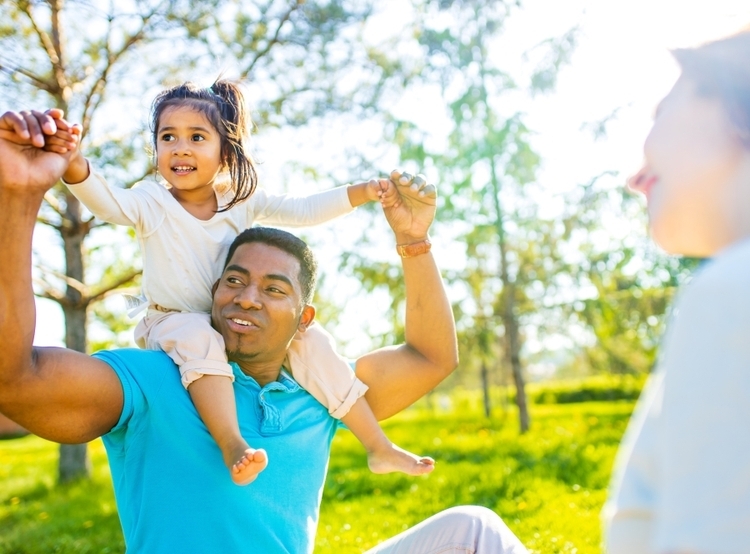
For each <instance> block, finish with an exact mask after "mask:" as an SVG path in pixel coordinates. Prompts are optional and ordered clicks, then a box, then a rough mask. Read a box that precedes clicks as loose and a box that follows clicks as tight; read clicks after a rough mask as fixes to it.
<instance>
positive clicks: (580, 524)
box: [0, 401, 633, 554]
mask: <svg viewBox="0 0 750 554" xmlns="http://www.w3.org/2000/svg"><path fill="white" fill-rule="evenodd" d="M474 404H475V403H473V402H461V403H459V404H458V405H454V406H453V407H452V408H451V409H450V410H445V411H439V410H429V409H426V408H420V409H413V410H410V411H407V412H406V413H404V414H402V415H400V416H398V417H396V418H393V419H392V420H390V421H388V422H386V424H385V428H386V431H387V433H388V435H389V436H390V437H391V438H392V439H393V440H394V441H396V442H397V443H399V444H401V445H403V446H404V447H406V448H409V449H411V450H413V451H415V452H419V453H422V454H428V455H431V456H433V457H434V458H435V459H436V460H438V464H437V467H436V469H435V471H434V472H433V473H432V474H431V475H429V476H424V477H419V478H411V477H405V476H400V475H385V476H376V475H372V474H370V473H369V472H368V471H367V468H366V465H365V456H364V453H363V451H362V449H361V447H360V446H359V444H358V443H357V442H356V441H355V440H354V439H353V437H352V436H351V435H350V434H349V433H347V432H340V433H339V435H337V437H336V440H335V442H334V447H333V454H332V457H331V464H330V470H329V475H328V480H327V482H326V487H325V493H324V499H323V508H322V511H321V520H320V526H319V529H318V538H317V548H316V553H320V554H322V553H332V552H337V553H339V552H347V553H348V552H361V551H362V550H365V549H366V548H369V547H371V546H373V545H375V544H377V543H378V542H380V541H381V540H383V539H384V538H387V537H389V536H391V535H394V534H396V533H398V532H400V531H401V530H402V529H406V528H407V527H409V526H411V525H413V524H415V523H418V522H419V521H421V520H423V519H425V518H427V517H429V516H430V515H432V514H434V513H435V512H437V511H439V510H441V509H443V508H447V507H450V506H454V505H457V504H479V505H483V506H487V507H489V508H492V509H493V510H495V511H496V512H497V513H498V514H500V515H501V516H502V517H503V519H504V520H505V521H506V523H507V524H508V525H509V526H510V528H511V529H513V531H515V532H516V534H517V535H518V536H519V537H520V538H521V539H522V540H523V541H524V543H525V544H526V545H527V546H528V547H529V549H530V550H532V551H535V552H544V553H557V552H560V553H562V552H565V553H577V554H589V553H598V552H600V550H601V549H600V540H601V539H600V536H601V535H600V523H599V511H600V509H601V506H602V503H603V502H604V499H605V496H606V487H607V483H608V481H609V475H610V471H611V466H612V461H613V458H614V454H615V451H616V448H617V444H618V442H619V440H620V438H621V436H622V433H623V431H624V429H625V425H626V423H627V419H628V417H629V415H630V412H631V410H632V407H633V404H632V402H628V401H621V402H588V403H581V404H566V405H545V406H535V407H533V411H532V417H533V428H532V431H531V432H530V433H528V434H526V435H524V436H519V435H518V432H517V429H516V428H517V423H516V419H515V416H514V415H513V413H512V412H506V413H505V414H504V415H503V414H498V415H497V416H495V417H493V418H492V419H489V420H488V419H486V418H485V417H484V416H482V415H481V414H480V413H479V411H478V410H477V409H476V407H475V405H474ZM90 452H91V455H92V461H93V468H94V471H93V479H92V480H91V481H90V482H83V483H75V484H72V485H68V486H64V487H56V486H54V476H55V466H56V462H57V447H56V445H53V444H51V443H48V442H46V441H43V440H41V439H39V438H36V437H25V438H21V439H13V440H7V441H0V553H2V554H32V553H33V554H37V553H49V552H60V553H80V554H85V553H115V552H123V550H124V548H123V543H122V537H121V534H120V527H119V523H118V520H117V514H116V508H115V503H114V498H113V496H112V491H111V485H110V478H109V472H108V469H107V465H106V457H105V455H104V450H103V447H102V445H101V442H100V441H96V442H94V443H92V445H91V449H90Z"/></svg>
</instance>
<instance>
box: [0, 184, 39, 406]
mask: <svg viewBox="0 0 750 554" xmlns="http://www.w3.org/2000/svg"><path fill="white" fill-rule="evenodd" d="M42 198H43V196H42V195H41V193H39V192H36V193H34V192H29V193H25V194H22V193H19V192H18V191H7V190H3V189H0V255H1V256H2V260H3V268H2V271H0V352H2V353H3V355H2V356H0V383H2V384H0V402H1V401H2V400H4V398H3V396H4V394H3V393H4V392H6V391H7V390H8V389H7V387H4V386H3V384H7V383H8V382H10V381H13V380H16V379H18V378H20V377H21V376H22V375H23V372H24V370H25V369H26V368H28V366H29V365H30V364H31V353H32V344H33V340H34V328H35V325H36V309H35V305H34V292H33V289H32V286H31V239H32V235H33V231H34V225H35V223H36V217H37V213H38V211H39V207H40V205H41V202H42Z"/></svg>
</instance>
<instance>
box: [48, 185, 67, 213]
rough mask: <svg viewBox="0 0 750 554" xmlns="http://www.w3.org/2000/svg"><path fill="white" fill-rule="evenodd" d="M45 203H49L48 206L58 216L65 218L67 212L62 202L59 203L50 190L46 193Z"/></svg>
mask: <svg viewBox="0 0 750 554" xmlns="http://www.w3.org/2000/svg"><path fill="white" fill-rule="evenodd" d="M44 201H45V202H47V205H48V206H49V207H50V208H52V209H53V210H54V211H55V213H56V214H57V215H59V216H60V217H62V218H65V210H63V209H62V206H60V202H58V201H57V198H55V195H54V194H52V192H51V191H49V190H48V191H47V192H45V193H44Z"/></svg>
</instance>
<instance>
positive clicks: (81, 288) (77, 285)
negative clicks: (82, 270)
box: [37, 265, 88, 305]
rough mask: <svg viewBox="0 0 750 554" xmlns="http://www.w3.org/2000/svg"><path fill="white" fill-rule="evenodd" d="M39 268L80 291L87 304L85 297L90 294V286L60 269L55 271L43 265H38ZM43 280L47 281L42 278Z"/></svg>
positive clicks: (83, 300)
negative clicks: (61, 271)
mask: <svg viewBox="0 0 750 554" xmlns="http://www.w3.org/2000/svg"><path fill="white" fill-rule="evenodd" d="M37 269H39V270H40V271H42V272H43V273H47V274H49V275H52V276H53V277H56V278H58V279H60V280H61V281H62V282H64V283H65V284H66V285H67V286H68V287H70V288H72V289H74V290H76V291H78V292H79V293H80V295H81V298H82V301H81V302H83V303H84V305H85V299H86V297H87V296H88V294H87V293H88V287H87V286H86V285H84V284H83V283H81V282H80V281H79V280H78V279H74V278H73V277H70V276H68V275H65V274H64V273H60V272H59V271H55V270H54V269H51V268H49V267H46V266H43V265H37ZM42 282H45V283H46V281H44V280H42Z"/></svg>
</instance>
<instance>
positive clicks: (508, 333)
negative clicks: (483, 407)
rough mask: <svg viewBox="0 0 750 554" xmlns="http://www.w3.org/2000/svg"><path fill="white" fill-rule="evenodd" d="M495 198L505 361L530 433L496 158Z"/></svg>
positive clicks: (522, 421) (520, 419)
mask: <svg viewBox="0 0 750 554" xmlns="http://www.w3.org/2000/svg"><path fill="white" fill-rule="evenodd" d="M490 167H491V178H492V187H493V193H494V194H493V196H494V202H495V226H496V229H497V242H498V246H499V250H500V279H501V280H502V282H503V308H502V314H501V316H500V317H501V318H502V320H503V327H505V358H506V360H507V362H508V365H509V366H510V368H511V370H512V371H513V382H514V383H515V385H516V406H518V423H519V427H520V430H521V433H525V432H526V431H528V430H529V426H530V425H531V421H530V419H529V409H528V405H527V403H526V387H525V383H524V379H523V367H521V341H520V340H519V336H518V319H517V318H516V313H515V302H516V293H515V283H514V282H513V280H512V279H511V278H510V274H509V272H508V256H507V245H506V244H505V228H504V226H503V211H502V207H501V205H500V181H499V179H498V178H497V171H496V167H495V160H494V158H493V159H492V160H491V161H490Z"/></svg>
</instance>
